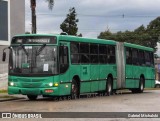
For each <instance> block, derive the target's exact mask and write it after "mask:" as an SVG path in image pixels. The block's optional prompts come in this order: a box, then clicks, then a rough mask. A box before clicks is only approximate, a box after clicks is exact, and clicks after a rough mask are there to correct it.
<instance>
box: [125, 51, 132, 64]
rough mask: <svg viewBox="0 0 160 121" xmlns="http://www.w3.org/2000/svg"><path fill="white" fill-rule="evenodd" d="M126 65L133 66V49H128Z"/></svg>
mask: <svg viewBox="0 0 160 121" xmlns="http://www.w3.org/2000/svg"><path fill="white" fill-rule="evenodd" d="M126 64H130V65H131V64H132V51H131V48H126Z"/></svg>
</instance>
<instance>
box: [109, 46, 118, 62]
mask: <svg viewBox="0 0 160 121" xmlns="http://www.w3.org/2000/svg"><path fill="white" fill-rule="evenodd" d="M107 60H108V63H110V64H113V63H115V62H116V58H115V46H108V51H107Z"/></svg>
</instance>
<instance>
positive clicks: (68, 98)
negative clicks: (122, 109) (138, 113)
mask: <svg viewBox="0 0 160 121" xmlns="http://www.w3.org/2000/svg"><path fill="white" fill-rule="evenodd" d="M149 93H153V92H152V91H148V90H147V91H145V92H143V93H132V92H131V91H125V92H123V91H119V90H118V91H117V93H113V94H112V95H110V96H108V95H107V94H106V93H87V94H82V95H80V96H79V97H76V98H75V99H72V98H71V96H59V97H42V96H40V97H39V98H38V99H37V100H29V99H27V98H26V99H25V100H19V101H28V102H33V101H34V102H35V101H38V102H41V101H47V102H48V101H52V102H60V101H71V100H72V101H74V100H75V101H76V100H85V99H92V98H103V97H108V98H110V97H114V96H117V95H141V94H149Z"/></svg>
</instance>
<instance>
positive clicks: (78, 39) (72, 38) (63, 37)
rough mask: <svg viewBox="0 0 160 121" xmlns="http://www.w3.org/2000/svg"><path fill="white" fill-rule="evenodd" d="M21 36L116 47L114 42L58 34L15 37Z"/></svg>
mask: <svg viewBox="0 0 160 121" xmlns="http://www.w3.org/2000/svg"><path fill="white" fill-rule="evenodd" d="M21 36H56V37H57V38H58V40H63V41H72V42H88V43H100V44H112V45H116V43H117V42H116V41H114V40H105V39H93V38H85V37H77V36H71V35H58V34H21V35H16V36H15V37H21Z"/></svg>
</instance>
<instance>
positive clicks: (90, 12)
mask: <svg viewBox="0 0 160 121" xmlns="http://www.w3.org/2000/svg"><path fill="white" fill-rule="evenodd" d="M25 4H26V5H25V6H26V8H25V9H26V14H25V17H26V24H25V28H26V31H29V32H31V10H30V0H25ZM159 5H160V0H55V4H54V7H53V10H49V9H48V4H47V2H46V0H37V6H36V14H37V33H53V34H59V33H61V32H62V30H61V29H60V24H61V23H62V22H63V21H64V19H65V18H66V15H67V14H68V13H69V12H68V11H69V9H70V8H72V7H75V9H76V12H77V18H78V19H79V22H78V34H79V33H82V35H83V36H84V37H91V38H97V36H98V35H99V34H100V32H102V31H106V30H108V29H109V30H110V31H111V32H113V33H114V32H117V31H126V30H130V31H132V30H134V29H136V28H137V27H139V26H140V25H142V24H143V25H144V26H145V27H146V26H147V25H148V24H149V22H151V21H152V20H154V19H155V18H157V17H158V16H160V7H159ZM158 48H160V47H159V46H158ZM159 53H160V51H159Z"/></svg>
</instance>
